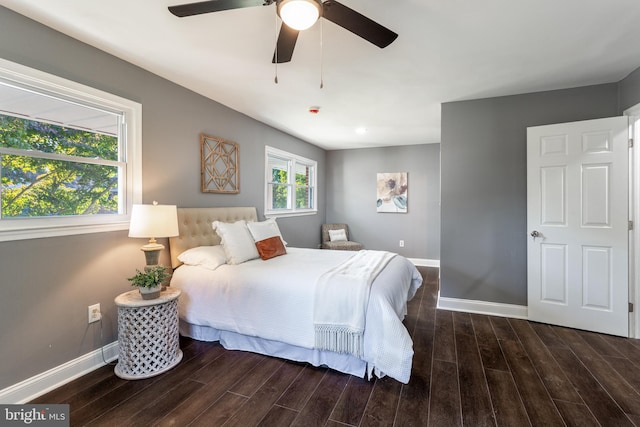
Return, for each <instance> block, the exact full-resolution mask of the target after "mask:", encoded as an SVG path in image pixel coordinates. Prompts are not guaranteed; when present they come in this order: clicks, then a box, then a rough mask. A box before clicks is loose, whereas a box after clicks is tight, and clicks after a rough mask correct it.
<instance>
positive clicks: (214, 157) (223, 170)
mask: <svg viewBox="0 0 640 427" xmlns="http://www.w3.org/2000/svg"><path fill="white" fill-rule="evenodd" d="M239 150H240V147H239V145H238V144H237V143H235V142H233V141H229V140H226V139H224V138H219V137H217V136H211V135H205V134H200V157H201V159H202V164H201V169H200V177H201V182H202V192H203V193H227V194H237V193H239V192H240V165H239V164H238V158H239Z"/></svg>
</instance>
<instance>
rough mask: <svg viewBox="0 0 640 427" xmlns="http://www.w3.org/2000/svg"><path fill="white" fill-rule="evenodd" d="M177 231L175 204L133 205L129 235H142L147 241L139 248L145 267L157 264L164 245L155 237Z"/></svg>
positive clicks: (176, 232) (172, 235) (167, 235)
mask: <svg viewBox="0 0 640 427" xmlns="http://www.w3.org/2000/svg"><path fill="white" fill-rule="evenodd" d="M178 234H179V232H178V210H177V207H176V206H175V205H159V204H158V202H156V201H154V202H153V204H152V205H133V209H132V210H131V222H130V224H129V237H144V238H148V239H149V243H147V244H146V245H144V246H142V248H140V249H141V250H142V251H143V252H144V256H145V259H146V262H147V267H151V266H154V265H158V259H159V258H160V251H162V250H163V249H164V245H162V244H160V243H158V242H156V237H174V236H177V235H178Z"/></svg>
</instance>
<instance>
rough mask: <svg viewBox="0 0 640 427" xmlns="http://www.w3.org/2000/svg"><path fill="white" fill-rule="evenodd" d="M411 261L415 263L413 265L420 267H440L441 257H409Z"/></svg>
mask: <svg viewBox="0 0 640 427" xmlns="http://www.w3.org/2000/svg"><path fill="white" fill-rule="evenodd" d="M407 259H408V260H409V261H411V262H412V263H413V265H415V266H418V267H437V268H440V260H439V259H423V258H407Z"/></svg>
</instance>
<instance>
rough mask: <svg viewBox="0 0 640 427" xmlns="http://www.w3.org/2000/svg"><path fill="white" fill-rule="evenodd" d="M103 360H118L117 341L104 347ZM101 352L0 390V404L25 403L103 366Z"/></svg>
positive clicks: (88, 354)
mask: <svg viewBox="0 0 640 427" xmlns="http://www.w3.org/2000/svg"><path fill="white" fill-rule="evenodd" d="M104 358H105V359H106V361H107V362H111V361H113V360H115V359H117V358H118V341H114V342H112V343H111V344H107V345H106V346H104ZM104 365H105V363H104V360H103V359H102V350H101V349H97V350H94V351H92V352H91V353H87V354H85V355H83V356H80V357H78V358H77V359H74V360H70V361H69V362H67V363H64V364H62V365H60V366H56V367H55V368H53V369H50V370H48V371H46V372H43V373H41V374H38V375H36V376H34V377H31V378H27V379H26V380H24V381H22V382H19V383H18V384H14V385H12V386H10V387H7V388H5V389H4V390H0V403H26V402H29V401H31V400H33V399H35V398H36V397H38V396H41V395H43V394H45V393H47V392H49V391H51V390H53V389H55V388H57V387H60V386H61V385H63V384H66V383H68V382H70V381H72V380H74V379H76V378H79V377H81V376H83V375H85V374H87V373H89V372H91V371H94V370H96V369H98V368H100V367H101V366H104Z"/></svg>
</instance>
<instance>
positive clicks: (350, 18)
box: [169, 0, 398, 63]
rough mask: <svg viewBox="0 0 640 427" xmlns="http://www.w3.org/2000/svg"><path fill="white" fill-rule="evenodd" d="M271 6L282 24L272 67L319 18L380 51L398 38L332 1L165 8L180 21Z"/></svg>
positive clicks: (258, 0)
mask: <svg viewBox="0 0 640 427" xmlns="http://www.w3.org/2000/svg"><path fill="white" fill-rule="evenodd" d="M273 3H275V4H276V7H277V9H276V11H277V13H278V16H280V18H281V19H282V21H283V23H284V24H283V25H282V26H281V27H280V33H279V34H278V41H277V42H276V50H275V53H274V55H273V60H272V62H274V63H275V62H277V63H283V62H289V61H291V57H292V56H293V49H294V48H295V45H296V40H297V39H298V33H299V32H300V31H302V30H305V29H307V28H309V27H311V26H312V25H313V24H314V23H315V22H316V21H317V20H318V19H319V18H320V17H323V18H325V19H328V20H329V21H331V22H333V23H334V24H337V25H339V26H341V27H342V28H345V29H347V30H349V31H351V32H352V33H354V34H355V35H357V36H359V37H362V38H363V39H365V40H367V41H368V42H370V43H373V44H374V45H376V46H378V47H380V48H384V47H387V46H388V45H390V44H391V43H392V42H393V41H394V40H395V39H396V38H397V37H398V34H396V33H394V32H393V31H391V30H389V29H388V28H385V27H383V26H382V25H380V24H378V23H377V22H375V21H373V20H371V19H369V18H367V17H366V16H364V15H361V14H360V13H358V12H356V11H355V10H353V9H350V8H348V7H347V6H345V5H343V4H342V3H338V2H337V1H335V0H326V1H324V2H323V1H322V0H209V1H203V2H198V3H189V4H183V5H177V6H169V12H171V13H173V14H174V15H175V16H177V17H180V18H183V17H186V16H193V15H200V14H203V13H211V12H220V11H222V10H230V9H241V8H245V7H253V6H270V5H271V4H273ZM298 18H302V20H303V21H304V22H303V23H298V22H296V19H298ZM305 18H306V19H305Z"/></svg>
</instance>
